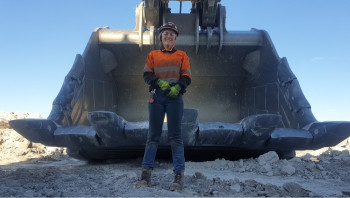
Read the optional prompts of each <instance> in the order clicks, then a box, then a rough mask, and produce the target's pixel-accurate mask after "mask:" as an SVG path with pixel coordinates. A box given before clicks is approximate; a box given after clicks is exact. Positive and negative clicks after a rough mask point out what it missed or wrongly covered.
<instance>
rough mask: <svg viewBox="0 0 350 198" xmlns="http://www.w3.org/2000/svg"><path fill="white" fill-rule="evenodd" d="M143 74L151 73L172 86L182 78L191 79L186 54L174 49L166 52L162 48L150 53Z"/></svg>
mask: <svg viewBox="0 0 350 198" xmlns="http://www.w3.org/2000/svg"><path fill="white" fill-rule="evenodd" d="M143 72H144V73H145V72H152V73H154V75H155V76H156V77H157V78H159V79H162V80H165V81H168V82H169V83H173V84H175V83H177V82H178V81H179V80H180V78H181V77H183V76H187V77H188V78H189V79H191V68H190V61H189V59H188V56H187V54H186V52H184V51H181V50H175V49H172V50H171V51H166V50H165V49H164V48H163V49H160V50H154V51H151V52H150V53H149V54H148V57H147V60H146V64H145V67H144V69H143Z"/></svg>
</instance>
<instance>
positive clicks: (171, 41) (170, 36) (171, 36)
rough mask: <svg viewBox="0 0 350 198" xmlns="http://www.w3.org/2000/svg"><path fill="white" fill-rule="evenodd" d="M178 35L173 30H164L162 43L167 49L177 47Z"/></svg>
mask: <svg viewBox="0 0 350 198" xmlns="http://www.w3.org/2000/svg"><path fill="white" fill-rule="evenodd" d="M175 42H176V33H175V32H174V31H172V30H164V31H163V32H162V43H163V46H164V47H165V48H171V47H173V46H174V45H175Z"/></svg>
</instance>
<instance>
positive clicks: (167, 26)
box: [158, 22, 179, 36]
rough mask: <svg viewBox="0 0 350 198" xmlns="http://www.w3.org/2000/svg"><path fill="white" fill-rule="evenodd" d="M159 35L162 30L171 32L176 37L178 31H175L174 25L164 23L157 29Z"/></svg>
mask: <svg viewBox="0 0 350 198" xmlns="http://www.w3.org/2000/svg"><path fill="white" fill-rule="evenodd" d="M158 30H159V33H162V31H163V30H173V31H174V32H175V33H176V35H177V36H179V30H178V29H177V27H176V25H175V23H173V22H166V23H164V24H163V25H162V26H160V27H159V29H158Z"/></svg>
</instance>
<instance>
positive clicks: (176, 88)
mask: <svg viewBox="0 0 350 198" xmlns="http://www.w3.org/2000/svg"><path fill="white" fill-rule="evenodd" d="M180 90H181V87H180V85H175V86H172V87H170V92H169V94H168V96H170V97H173V98H175V97H176V96H177V95H179V93H180Z"/></svg>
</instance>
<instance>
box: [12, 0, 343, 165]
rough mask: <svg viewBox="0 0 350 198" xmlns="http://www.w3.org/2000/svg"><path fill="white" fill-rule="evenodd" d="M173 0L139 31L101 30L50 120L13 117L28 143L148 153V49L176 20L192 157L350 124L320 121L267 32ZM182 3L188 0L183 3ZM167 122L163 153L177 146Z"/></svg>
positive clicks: (285, 144) (317, 135)
mask: <svg viewBox="0 0 350 198" xmlns="http://www.w3.org/2000/svg"><path fill="white" fill-rule="evenodd" d="M168 2H169V1H168V0H144V2H142V3H141V4H140V5H137V7H136V27H135V29H134V30H129V31H122V30H113V29H109V28H97V29H95V30H94V32H93V33H92V35H91V38H90V40H89V42H88V44H87V46H86V49H85V51H84V53H83V54H82V55H80V54H78V55H77V56H76V59H75V61H74V63H73V66H72V68H71V70H70V72H69V73H68V74H67V76H66V78H65V80H64V83H63V85H62V88H61V90H60V91H59V93H58V96H57V97H56V99H55V100H54V102H53V108H52V111H51V113H50V115H49V117H48V118H47V119H24V120H13V121H11V122H10V125H11V126H12V128H14V129H15V130H16V131H17V132H19V133H20V134H22V135H23V136H24V137H26V138H27V139H28V140H30V141H33V142H39V143H43V144H45V145H49V146H60V147H67V148H68V153H69V154H70V155H71V156H73V157H76V158H80V159H86V160H104V159H111V158H123V157H135V156H142V154H143V150H144V147H145V142H146V137H147V132H148V100H149V97H150V96H149V92H148V86H147V85H146V84H145V83H144V81H143V77H142V75H143V68H144V65H145V60H146V57H147V54H148V53H149V52H150V51H151V50H156V49H159V47H160V45H161V43H160V40H159V32H158V27H159V26H160V25H161V24H163V23H164V22H167V21H171V22H174V23H175V24H176V25H177V26H178V28H179V32H180V34H179V37H178V38H177V42H176V48H177V49H181V50H183V51H185V52H186V53H187V55H188V57H189V60H190V63H191V72H192V84H191V85H190V86H189V87H188V89H187V92H186V93H185V96H184V103H185V111H184V115H183V120H182V133H183V138H184V145H185V153H186V155H187V159H191V158H194V157H201V158H202V159H208V158H210V157H211V156H214V154H215V157H228V156H238V154H249V155H258V154H261V153H264V152H267V151H276V152H277V153H278V154H280V155H281V156H285V157H288V155H289V156H290V154H292V153H293V152H294V151H295V150H303V149H318V148H321V147H325V146H333V145H336V144H338V143H339V142H341V141H342V140H344V139H346V138H347V137H349V136H350V122H318V121H317V120H316V119H315V117H314V116H313V114H312V112H311V107H310V104H309V103H308V101H307V100H306V98H305V97H304V95H303V93H302V90H301V88H300V85H299V82H298V79H297V78H296V76H295V75H294V74H293V72H292V71H291V69H290V67H289V65H288V62H287V60H286V58H280V57H279V56H278V54H277V52H276V49H275V48H274V45H273V43H272V41H271V39H270V37H269V35H268V33H267V32H266V31H264V30H257V29H251V30H250V31H227V30H226V28H225V20H226V10H225V7H224V6H222V5H221V4H219V2H218V0H196V1H192V9H191V12H190V13H186V14H182V13H171V10H170V9H169V7H168ZM180 3H181V1H180ZM167 130H168V129H167V123H166V120H165V123H164V126H163V131H164V132H163V133H162V137H161V142H160V146H159V153H160V154H161V153H167V152H169V150H170V147H169V144H168V141H167Z"/></svg>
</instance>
